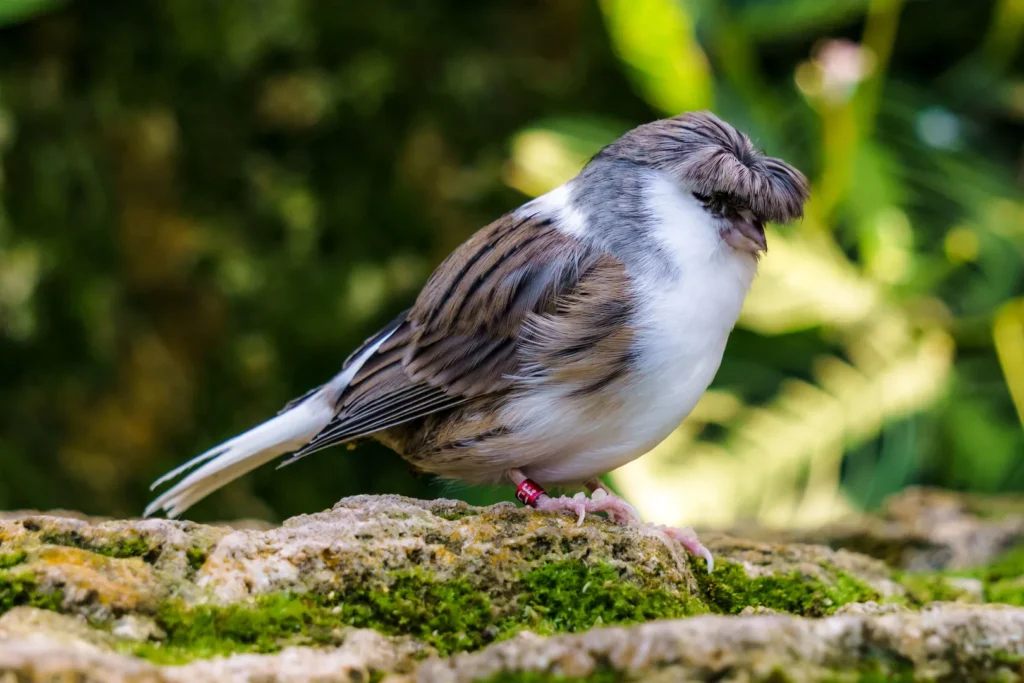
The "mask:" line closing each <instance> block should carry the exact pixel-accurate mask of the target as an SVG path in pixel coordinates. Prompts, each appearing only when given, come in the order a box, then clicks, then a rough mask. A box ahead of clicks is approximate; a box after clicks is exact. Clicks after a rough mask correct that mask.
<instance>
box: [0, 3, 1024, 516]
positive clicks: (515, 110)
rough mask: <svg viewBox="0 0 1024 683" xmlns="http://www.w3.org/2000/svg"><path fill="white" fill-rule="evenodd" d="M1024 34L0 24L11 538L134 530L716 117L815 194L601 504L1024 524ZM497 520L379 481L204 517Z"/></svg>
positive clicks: (193, 13) (784, 16) (54, 19)
mask: <svg viewBox="0 0 1024 683" xmlns="http://www.w3.org/2000/svg"><path fill="white" fill-rule="evenodd" d="M1022 34H1024V2H1022V1H1021V0H983V1H979V2H976V3H962V2H957V1H956V0H916V1H913V0H907V1H906V2H903V1H901V0H836V1H835V2H820V0H729V1H725V0H692V1H688V2H679V1H676V0H592V1H588V0H549V1H545V2H534V1H529V2H491V3H457V2H453V1H447V2H445V1H439V0H432V1H430V2H426V1H416V2H387V1H386V2H377V3H356V2H323V1H322V0H260V1H259V2H256V1H255V0H220V1H219V2H216V3H199V2H188V0H163V1H162V2H151V3H113V2H85V1H84V0H81V1H79V2H68V3H57V2H52V1H46V0H4V1H3V2H0V154H2V167H0V192H2V194H0V420H2V429H0V509H3V508H12V507H36V508H51V507H66V508H78V509H81V510H84V511H87V512H92V513H107V514H119V515H125V514H135V513H137V512H138V511H139V510H140V509H141V508H142V506H143V504H144V502H145V501H146V500H147V498H148V497H149V494H148V491H147V489H146V484H147V483H148V482H149V481H150V480H151V479H153V478H154V477H155V476H156V475H158V474H160V473H162V472H163V471H165V470H166V469H169V468H171V467H172V466H174V465H176V464H178V463H180V462H181V461H183V460H184V459H186V458H188V457H190V456H191V455H193V454H195V453H197V452H199V451H201V450H204V449H205V448H207V447H209V446H210V445H211V444H213V443H215V442H217V441H219V440H222V439H224V438H226V437H229V436H231V435H233V434H234V433H237V432H238V431H241V430H243V429H245V428H247V427H248V426H250V425H252V424H253V423H255V422H258V421H260V420H262V419H264V418H265V417H266V416H268V415H270V414H272V412H273V411H275V410H276V409H277V408H279V407H280V405H282V404H283V403H284V402H285V401H286V400H287V399H289V398H291V397H292V396H295V395H297V394H300V393H302V392H303V391H304V390H305V389H306V388H308V387H310V386H312V385H314V384H317V383H319V382H320V381H322V380H323V379H325V378H326V377H328V376H329V375H331V374H332V373H333V372H334V371H335V370H336V369H337V367H338V365H339V363H340V362H341V360H342V359H343V358H344V357H345V356H346V355H347V354H348V352H349V351H350V350H351V349H352V348H353V347H354V346H355V345H356V344H358V343H359V342H360V341H361V340H362V339H363V338H364V337H365V336H366V335H367V334H369V333H371V332H372V331H374V329H375V328H376V327H377V326H378V325H380V324H382V323H384V322H386V321H387V320H388V319H390V317H391V316H392V315H393V314H394V312H395V311H397V310H400V309H401V308H402V307H404V306H406V305H408V304H409V303H410V302H411V301H412V299H413V298H414V296H415V294H416V292H417V290H418V288H419V286H420V285H421V284H422V282H423V281H424V280H425V278H426V277H427V275H428V274H429V272H430V270H431V268H432V267H433V266H434V265H435V264H436V263H438V262H439V261H440V260H441V258H443V256H444V255H445V254H446V253H447V252H448V251H449V250H451V249H452V248H453V247H454V246H455V245H457V244H458V243H459V242H461V241H462V240H463V239H465V238H466V237H467V236H468V235H469V234H470V233H471V232H472V231H473V230H475V229H476V228H478V227H480V226H481V225H483V224H485V223H486V222H488V221H489V220H490V219H492V218H494V217H495V216H497V215H499V214H500V213H501V212H503V211H505V210H508V209H510V208H513V207H515V206H516V205H518V204H519V203H521V202H522V201H524V200H525V199H526V198H527V197H528V196H533V195H537V194H539V193H542V192H544V191H545V190H547V189H549V188H550V187H553V186H554V185H556V184H558V183H559V182H561V181H562V180H564V179H565V178H567V177H570V176H571V175H573V174H574V173H575V172H576V171H577V170H578V169H579V167H580V166H581V164H582V163H584V162H585V160H586V158H587V155H589V154H591V153H592V152H594V151H595V150H597V149H598V148H599V147H600V146H601V145H602V144H605V143H606V142H608V141H610V140H611V139H613V138H614V137H615V136H616V135H618V134H620V133H621V132H623V131H624V130H626V129H628V128H629V127H631V126H633V125H636V124H638V123H641V122H643V121H647V120H650V119H653V118H658V117H661V116H664V115H672V114H676V113H678V112H679V110H681V109H687V108H696V107H711V108H713V109H714V110H715V111H716V112H718V113H719V114H720V115H721V116H723V117H724V118H726V119H727V120H729V121H731V122H732V123H734V124H735V125H737V126H738V127H740V128H742V129H744V130H745V131H747V132H748V133H749V134H750V135H751V137H752V138H753V139H754V140H755V141H756V142H757V144H758V145H759V146H761V147H763V148H764V149H766V151H768V152H769V153H771V154H773V155H777V156H781V157H784V158H785V159H787V160H789V161H791V162H793V163H795V164H796V165H797V166H799V167H800V168H801V169H803V170H804V171H805V172H807V174H808V176H809V177H810V178H811V179H812V185H813V199H812V202H811V204H810V206H809V207H808V208H809V210H808V212H807V217H806V218H805V219H804V220H803V221H802V222H801V223H799V224H797V225H795V226H790V227H778V228H775V229H773V230H772V232H771V234H770V236H769V243H770V251H769V254H768V256H767V257H766V258H765V259H764V260H763V262H762V268H761V273H760V275H759V277H758V279H757V281H756V284H755V287H754V290H753V291H752V293H751V296H750V298H749V301H748V305H747V306H746V308H745V310H744V314H743V317H742V319H741V322H740V325H739V327H738V328H737V330H736V331H735V332H734V334H733V337H732V339H731V341H730V344H729V347H728V350H727V352H726V358H725V360H724V362H723V365H722V369H721V371H720V372H719V375H718V377H717V378H716V381H715V384H714V387H713V390H712V391H710V392H709V393H708V395H707V396H706V397H705V399H704V400H703V401H702V402H701V404H700V405H699V406H698V409H697V410H696V411H695V413H694V415H693V416H692V417H691V419H689V420H687V421H686V423H684V424H683V425H682V426H681V427H680V428H679V429H678V430H677V431H676V432H675V433H674V434H673V435H672V436H671V437H670V438H669V439H668V440H666V442H664V443H663V444H662V445H660V446H659V447H658V448H656V449H655V451H653V452H652V453H651V454H649V455H648V456H647V457H645V458H642V459H640V460H638V461H637V462H635V463H633V464H631V465H629V466H627V467H625V468H623V469H622V470H621V471H619V472H617V473H616V474H615V475H613V483H614V485H615V486H616V487H618V488H619V489H621V490H622V491H623V492H624V493H625V494H627V495H628V496H630V497H631V498H632V500H633V501H634V502H636V503H637V504H638V506H639V507H640V508H641V511H642V512H644V513H645V514H646V515H648V516H650V517H651V518H653V519H657V520H659V521H663V522H673V521H676V522H678V521H683V520H685V521H687V522H691V523H702V524H729V523H732V522H734V521H736V520H737V519H740V518H756V519H758V520H760V521H762V522H764V523H769V524H778V525H792V524H811V523H819V522H821V521H824V520H827V519H830V518H833V517H835V516H838V515H842V514H845V513H846V512H848V511H851V510H855V509H859V508H863V507H871V506H874V505H876V504H877V503H878V502H879V500H880V499H881V498H882V497H883V496H884V495H886V494H888V493H890V492H892V491H895V490H897V489H899V488H901V487H903V486H906V485H908V484H911V483H927V484H937V485H943V486H950V487H954V488H961V489H971V490H977V491H1003V490H1024V430H1022V421H1024V203H1022V201H1021V181H1022V174H1024V166H1022V136H1021V130H1022V126H1021V124H1022V122H1024V78H1022V70H1021V68H1020V67H1021V63H1022V55H1021V49H1020V48H1021V42H1022ZM360 492H396V493H407V494H411V495H420V496H436V495H441V494H445V495H456V496H461V497H465V498H467V499H470V500H474V501H478V502H482V501H485V500H495V499H500V498H503V497H505V496H507V495H508V492H507V491H502V490H474V489H465V488H462V487H458V486H453V485H445V484H438V483H435V482H432V481H431V480H429V479H425V478H417V477H415V476H413V475H412V474H411V473H410V472H409V471H408V468H407V467H406V466H405V465H404V464H403V463H402V461H401V460H400V459H399V458H398V457H397V456H394V455H393V454H389V453H388V452H387V451H386V450H385V449H383V448H381V447H379V446H377V445H374V444H364V445H360V446H359V447H358V448H357V449H355V450H354V451H352V452H347V451H346V450H345V449H336V450H334V451H330V452H327V453H324V454H322V455H320V456H318V457H316V458H310V459H308V460H306V461H303V463H302V465H301V466H297V467H293V468H288V469H286V470H282V471H275V470H274V469H273V468H264V469H262V470H260V471H258V472H256V473H254V474H253V475H250V476H248V477H246V478H245V479H243V480H242V481H240V482H237V483H235V484H233V485H231V486H230V487H228V488H227V489H225V490H224V491H223V492H220V493H218V494H217V495H215V496H213V497H212V498H211V499H210V500H209V501H207V502H205V503H204V504H202V505H201V506H200V507H199V508H197V510H196V512H195V517H198V518H211V517H238V516H261V517H269V518H280V517H282V516H285V515H290V514H295V513H298V512H302V511H310V510H316V509H320V508H323V507H325V506H328V505H330V504H331V503H332V502H333V501H334V500H336V499H338V498H340V497H341V496H343V495H349V494H354V493H360Z"/></svg>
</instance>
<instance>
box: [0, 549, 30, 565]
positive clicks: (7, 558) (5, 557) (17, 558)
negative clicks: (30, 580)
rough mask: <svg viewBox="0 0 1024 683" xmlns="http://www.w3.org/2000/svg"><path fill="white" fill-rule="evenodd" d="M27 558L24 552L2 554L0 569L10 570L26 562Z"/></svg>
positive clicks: (0, 555)
mask: <svg viewBox="0 0 1024 683" xmlns="http://www.w3.org/2000/svg"><path fill="white" fill-rule="evenodd" d="M27 557H28V556H27V555H26V554H25V551H24V550H19V551H17V552H13V553H3V554H0V569H10V568H11V567H13V566H15V565H18V564H21V563H22V562H24V561H25V559H26V558H27Z"/></svg>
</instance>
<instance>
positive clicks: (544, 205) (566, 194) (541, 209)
mask: <svg viewBox="0 0 1024 683" xmlns="http://www.w3.org/2000/svg"><path fill="white" fill-rule="evenodd" d="M516 214H517V215H520V216H537V215H541V216H549V217H551V218H552V219H553V221H554V223H555V226H556V227H557V228H558V229H559V230H561V231H563V232H566V233H568V234H570V235H573V236H574V237H580V236H582V235H583V234H584V233H585V232H586V228H587V219H586V216H585V215H584V214H583V212H582V211H580V210H579V209H578V208H577V207H576V206H574V205H573V203H572V181H570V182H567V183H565V184H564V185H559V186H558V187H556V188H555V189H553V190H551V191H550V192H547V193H546V194H542V195H541V196H539V197H537V198H536V199H534V200H531V201H529V202H527V203H526V204H523V206H522V207H520V208H519V209H517V210H516Z"/></svg>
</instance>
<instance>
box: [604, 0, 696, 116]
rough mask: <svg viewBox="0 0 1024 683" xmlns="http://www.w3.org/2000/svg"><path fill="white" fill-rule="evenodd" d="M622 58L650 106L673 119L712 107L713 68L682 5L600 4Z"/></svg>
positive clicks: (668, 0) (633, 0)
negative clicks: (674, 116)
mask: <svg viewBox="0 0 1024 683" xmlns="http://www.w3.org/2000/svg"><path fill="white" fill-rule="evenodd" d="M601 9H602V11H603V12H604V17H605V23H606V25H607V26H608V34H609V36H610V37H611V40H612V45H613V46H614V48H615V51H616V52H617V53H618V55H619V58H620V59H622V61H623V62H624V63H625V64H626V65H627V66H628V67H629V68H630V70H631V75H632V76H633V78H634V80H635V81H636V83H637V85H638V86H639V88H640V92H641V93H642V94H643V95H644V97H646V98H647V100H648V101H649V102H650V103H651V104H652V105H654V106H655V107H656V108H658V109H660V110H661V111H662V112H664V113H666V114H670V115H675V114H678V113H680V112H682V111H686V110H691V109H705V108H708V107H710V106H711V103H712V97H713V92H714V85H713V83H712V78H711V68H710V66H709V65H708V60H707V57H706V56H705V55H704V51H703V50H702V49H701V47H700V45H699V44H698V43H697V38H696V36H695V33H694V26H693V19H692V17H691V16H690V15H689V13H688V12H687V9H686V6H685V5H684V4H683V3H682V2H679V1H678V0H601Z"/></svg>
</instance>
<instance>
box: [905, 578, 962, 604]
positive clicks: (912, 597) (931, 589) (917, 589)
mask: <svg viewBox="0 0 1024 683" xmlns="http://www.w3.org/2000/svg"><path fill="white" fill-rule="evenodd" d="M893 579H894V580H896V581H898V582H899V583H901V584H902V585H903V587H904V588H906V590H907V602H909V603H910V605H912V606H915V607H920V606H923V605H927V604H928V603H930V602H956V601H958V600H960V601H964V600H966V601H970V597H971V595H970V592H969V591H967V590H964V589H963V588H960V587H959V586H956V585H954V584H953V583H951V582H950V581H949V577H946V576H943V575H941V574H907V573H899V572H898V573H896V574H894V575H893Z"/></svg>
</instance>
